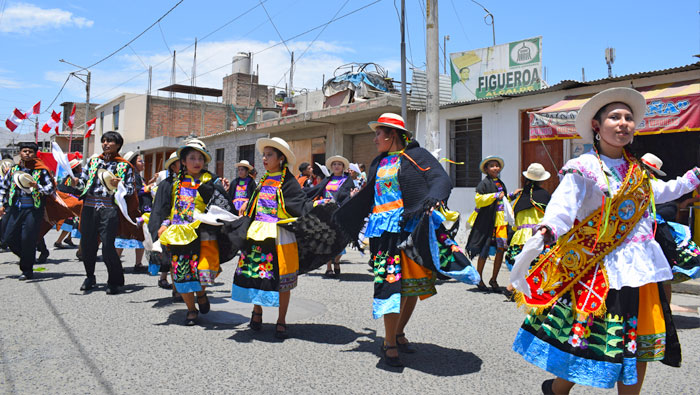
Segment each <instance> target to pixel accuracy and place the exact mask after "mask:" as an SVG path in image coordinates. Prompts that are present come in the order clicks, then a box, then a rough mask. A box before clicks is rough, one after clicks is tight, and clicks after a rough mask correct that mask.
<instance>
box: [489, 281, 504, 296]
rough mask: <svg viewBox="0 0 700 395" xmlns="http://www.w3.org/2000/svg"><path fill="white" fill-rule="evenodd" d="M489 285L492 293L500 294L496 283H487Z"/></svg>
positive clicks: (499, 288)
mask: <svg viewBox="0 0 700 395" xmlns="http://www.w3.org/2000/svg"><path fill="white" fill-rule="evenodd" d="M489 285H490V286H491V289H492V290H493V292H496V293H500V292H501V287H500V286H498V282H497V281H496V280H491V281H489Z"/></svg>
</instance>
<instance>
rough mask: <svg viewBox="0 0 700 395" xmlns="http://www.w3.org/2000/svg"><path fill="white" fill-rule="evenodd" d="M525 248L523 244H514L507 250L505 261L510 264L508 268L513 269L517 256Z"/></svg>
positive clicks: (507, 264)
mask: <svg viewBox="0 0 700 395" xmlns="http://www.w3.org/2000/svg"><path fill="white" fill-rule="evenodd" d="M522 250H523V246H522V244H512V245H511V246H510V247H508V249H507V250H506V255H505V262H506V266H508V270H513V265H515V257H516V256H517V255H518V254H520V253H521V252H522Z"/></svg>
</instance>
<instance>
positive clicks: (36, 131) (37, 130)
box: [34, 115, 39, 145]
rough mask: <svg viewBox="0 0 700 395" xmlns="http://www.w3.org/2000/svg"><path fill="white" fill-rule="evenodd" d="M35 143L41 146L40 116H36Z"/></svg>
mask: <svg viewBox="0 0 700 395" xmlns="http://www.w3.org/2000/svg"><path fill="white" fill-rule="evenodd" d="M34 142H35V143H36V145H39V116H38V115H37V116H36V122H35V123H34Z"/></svg>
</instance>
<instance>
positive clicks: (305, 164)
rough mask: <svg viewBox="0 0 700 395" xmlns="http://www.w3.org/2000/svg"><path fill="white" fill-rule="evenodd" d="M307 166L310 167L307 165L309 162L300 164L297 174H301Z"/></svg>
mask: <svg viewBox="0 0 700 395" xmlns="http://www.w3.org/2000/svg"><path fill="white" fill-rule="evenodd" d="M309 166H311V165H310V164H309V162H301V164H300V165H299V172H303V171H304V170H306V169H307V168H308V167H309Z"/></svg>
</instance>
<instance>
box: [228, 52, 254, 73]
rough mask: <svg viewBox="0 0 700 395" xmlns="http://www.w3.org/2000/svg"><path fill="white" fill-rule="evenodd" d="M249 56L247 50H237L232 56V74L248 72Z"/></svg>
mask: <svg viewBox="0 0 700 395" xmlns="http://www.w3.org/2000/svg"><path fill="white" fill-rule="evenodd" d="M250 63H251V56H250V53H249V52H239V53H237V54H236V56H234V57H233V71H232V72H233V74H235V73H243V74H250Z"/></svg>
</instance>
